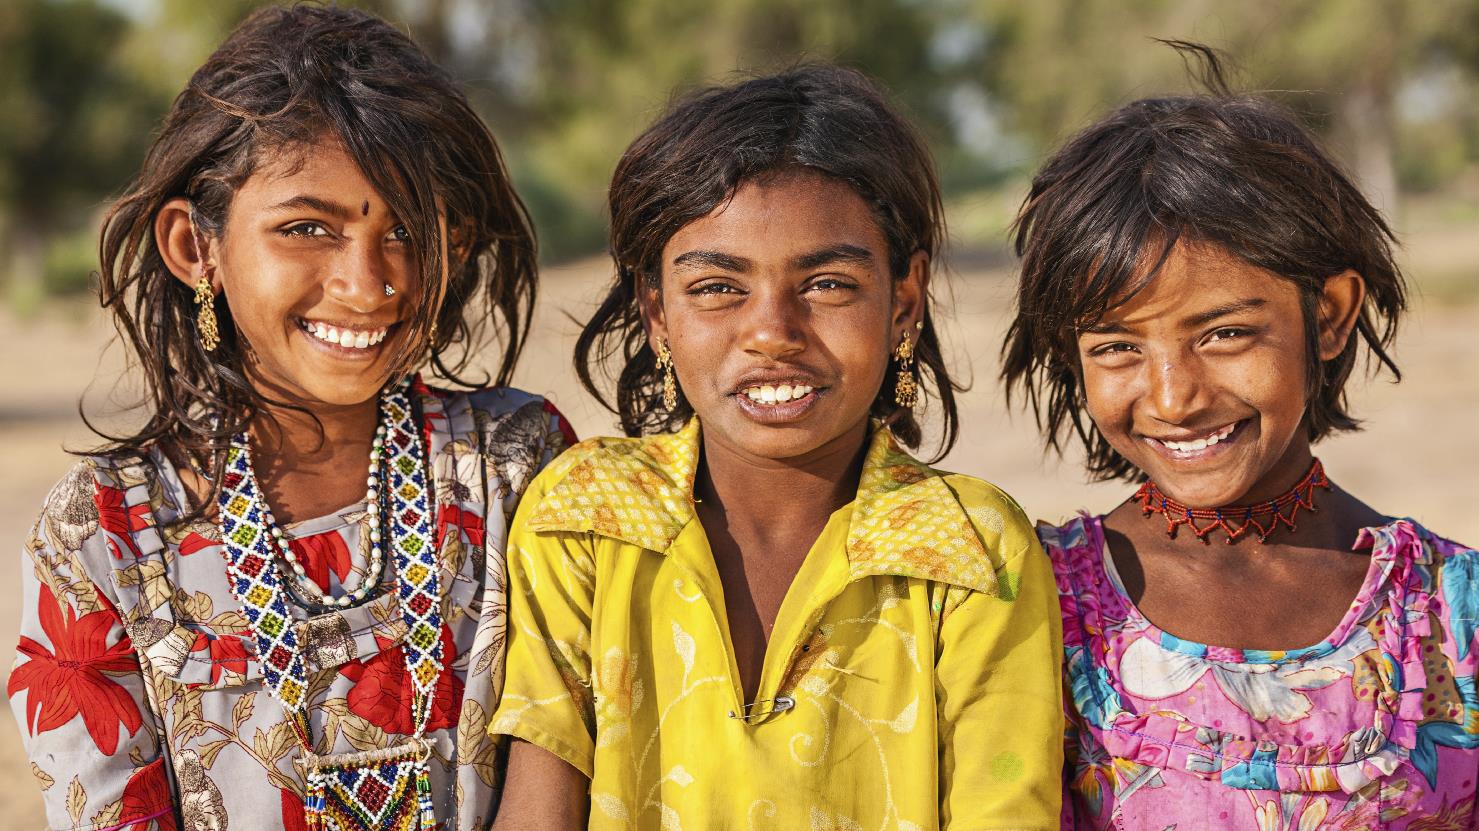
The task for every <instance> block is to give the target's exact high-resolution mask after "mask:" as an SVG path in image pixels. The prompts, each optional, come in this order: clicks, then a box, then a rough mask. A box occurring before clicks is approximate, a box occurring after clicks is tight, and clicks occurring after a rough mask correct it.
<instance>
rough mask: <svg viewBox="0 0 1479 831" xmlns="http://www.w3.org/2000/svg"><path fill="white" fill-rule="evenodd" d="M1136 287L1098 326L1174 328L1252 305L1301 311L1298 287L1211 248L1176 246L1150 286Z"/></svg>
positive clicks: (1117, 301)
mask: <svg viewBox="0 0 1479 831" xmlns="http://www.w3.org/2000/svg"><path fill="white" fill-rule="evenodd" d="M1159 253H1160V249H1159V247H1152V248H1151V249H1150V250H1149V251H1148V252H1147V256H1146V258H1145V259H1146V260H1147V262H1146V264H1145V265H1146V268H1149V267H1151V266H1152V265H1153V264H1154V260H1153V259H1152V258H1153V257H1154V256H1155V255H1158V254H1159ZM1136 286H1137V287H1138V290H1132V291H1126V292H1123V293H1121V295H1120V296H1119V297H1117V298H1115V300H1114V301H1113V302H1112V303H1111V304H1110V307H1109V309H1107V310H1106V311H1105V312H1104V315H1103V316H1102V317H1101V318H1100V319H1099V320H1098V321H1097V322H1096V323H1095V324H1094V325H1095V326H1096V327H1099V326H1105V325H1108V324H1116V325H1121V326H1140V325H1148V324H1151V323H1162V324H1176V323H1180V322H1183V321H1186V320H1189V319H1193V318H1195V317H1197V316H1198V315H1199V314H1202V313H1204V312H1206V311H1208V310H1211V309H1217V308H1220V307H1225V306H1227V305H1229V304H1233V303H1242V302H1246V301H1250V300H1257V301H1263V303H1262V304H1261V305H1262V306H1266V307H1268V308H1271V309H1273V310H1275V311H1287V310H1292V311H1294V312H1296V313H1297V312H1298V311H1299V288H1298V287H1297V286H1296V285H1295V284H1294V282H1293V281H1292V280H1288V279H1285V278H1284V277H1281V276H1279V275H1278V274H1275V273H1274V272H1272V271H1268V270H1266V269H1263V268H1259V267H1258V266H1256V265H1253V264H1252V263H1249V262H1247V261H1246V260H1243V259H1242V258H1240V257H1238V256H1236V255H1235V254H1233V253H1231V252H1230V251H1228V250H1227V249H1225V248H1223V247H1221V246H1219V245H1215V244H1211V243H1200V242H1186V241H1180V242H1177V243H1176V245H1175V246H1174V247H1173V248H1172V249H1171V251H1170V253H1169V254H1168V255H1167V257H1166V260H1165V262H1164V263H1162V264H1161V267H1160V268H1159V269H1158V270H1157V271H1156V273H1155V275H1154V276H1153V277H1151V278H1150V280H1149V282H1145V283H1143V285H1142V281H1141V280H1139V279H1137V280H1136Z"/></svg>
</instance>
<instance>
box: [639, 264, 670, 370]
mask: <svg viewBox="0 0 1479 831" xmlns="http://www.w3.org/2000/svg"><path fill="white" fill-rule="evenodd" d="M632 279H633V280H634V281H635V282H636V286H635V290H636V292H637V307H638V308H639V309H640V310H641V312H642V328H644V329H646V330H647V346H648V347H649V348H651V349H652V351H653V352H656V351H657V344H658V341H663V340H667V338H668V322H667V316H666V315H664V314H663V308H662V278H661V277H659V278H658V283H657V285H653V284H651V283H649V282H648V281H647V280H644V279H643V278H642V277H641V276H640V275H637V276H633V277H632Z"/></svg>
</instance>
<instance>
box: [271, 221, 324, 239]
mask: <svg viewBox="0 0 1479 831" xmlns="http://www.w3.org/2000/svg"><path fill="white" fill-rule="evenodd" d="M278 233H279V234H282V235H283V236H285V237H326V236H328V235H329V231H328V229H327V228H325V227H324V226H322V225H320V224H318V223H317V222H297V223H294V224H292V225H289V226H287V227H286V228H283V229H281V230H279V231H278Z"/></svg>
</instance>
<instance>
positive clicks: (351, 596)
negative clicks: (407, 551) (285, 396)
mask: <svg viewBox="0 0 1479 831" xmlns="http://www.w3.org/2000/svg"><path fill="white" fill-rule="evenodd" d="M385 432H386V431H385V425H384V424H381V425H379V426H378V427H376V428H375V438H374V439H373V440H372V441H371V442H370V474H369V477H368V478H367V479H366V480H365V484H366V486H367V490H366V493H365V511H366V513H367V514H368V515H369V523H370V562H369V565H368V566H367V567H366V568H365V576H364V579H363V580H361V581H360V584H359V587H358V588H356V589H355V590H354V591H351V592H347V593H345V594H343V595H341V596H339V597H329V596H328V594H327V593H326V592H325V591H324V590H323V588H321V587H319V586H318V585H317V584H316V583H314V582H313V581H312V580H310V579H308V575H307V570H306V569H304V567H303V564H302V563H301V562H299V561H298V555H296V554H294V553H293V549H292V547H291V546H290V545H289V544H288V538H287V534H285V533H283V530H282V528H281V527H280V526H278V524H277V520H276V519H275V518H274V517H273V516H272V509H271V508H270V507H268V506H267V504H266V502H265V500H264V501H263V505H262V507H263V516H262V519H263V520H264V524H265V525H266V526H267V530H268V532H269V533H270V535H271V537H272V542H273V547H274V548H276V549H277V552H278V553H279V554H281V555H282V559H283V560H284V561H286V562H287V565H288V568H289V569H290V570H291V571H292V572H293V576H294V577H295V578H296V579H294V580H293V585H294V586H296V587H297V588H298V589H299V590H301V591H302V592H303V593H304V594H305V595H307V598H306V599H307V600H308V602H309V603H311V604H315V605H321V606H329V607H334V608H339V609H346V608H348V607H350V606H353V605H354V604H356V603H358V602H360V601H362V600H364V599H365V598H366V597H368V596H370V595H371V594H374V592H375V589H377V588H379V586H380V578H381V577H382V576H383V574H384V572H385V552H384V550H383V549H382V548H381V544H380V539H381V535H380V523H381V519H380V512H381V505H380V475H381V473H382V459H383V458H384V455H385ZM241 449H242V451H243V452H245V453H246V454H247V456H248V459H250V455H251V447H250V445H249V444H248V443H246V442H242V443H241ZM273 567H274V568H277V569H278V573H279V575H281V573H282V569H281V567H280V566H279V565H278V563H277V562H276V561H274V562H273Z"/></svg>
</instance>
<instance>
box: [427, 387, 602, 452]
mask: <svg viewBox="0 0 1479 831" xmlns="http://www.w3.org/2000/svg"><path fill="white" fill-rule="evenodd" d="M418 392H420V394H421V395H422V396H423V400H424V401H426V402H427V411H428V412H429V413H431V412H432V411H433V410H439V411H440V413H439V414H433V415H432V421H433V424H432V426H433V428H441V429H446V430H449V431H450V432H452V433H453V434H454V435H470V436H473V437H475V438H476V439H477V440H478V444H479V445H480V446H481V448H482V449H483V451H484V453H485V454H489V455H493V456H498V455H500V453H502V452H510V451H512V452H514V455H518V456H522V455H524V454H526V453H527V452H528V451H529V450H535V451H537V452H538V454H539V455H542V456H544V457H545V458H548V457H550V456H552V455H554V454H557V453H559V452H561V451H563V450H564V449H565V448H566V447H568V446H569V445H571V444H574V442H575V433H574V431H573V430H572V429H571V427H570V422H569V420H567V419H566V418H565V416H564V415H563V414H562V413H561V412H560V411H559V409H557V408H556V407H555V405H554V404H552V403H551V402H550V401H549V400H548V399H546V398H544V397H543V396H540V395H535V394H533V393H529V392H525V391H523V390H520V389H515V388H513V387H483V388H481V389H474V390H445V389H439V388H436V387H428V386H425V385H421V386H420V387H419V388H418ZM438 420H441V421H444V422H445V423H444V424H437V423H436V422H437V421H438Z"/></svg>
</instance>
